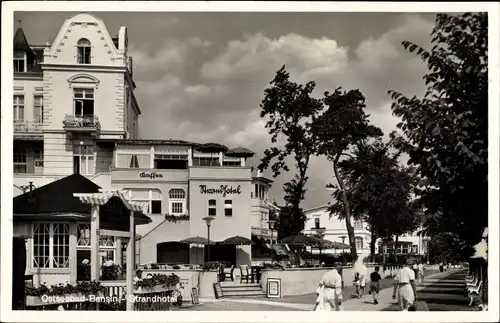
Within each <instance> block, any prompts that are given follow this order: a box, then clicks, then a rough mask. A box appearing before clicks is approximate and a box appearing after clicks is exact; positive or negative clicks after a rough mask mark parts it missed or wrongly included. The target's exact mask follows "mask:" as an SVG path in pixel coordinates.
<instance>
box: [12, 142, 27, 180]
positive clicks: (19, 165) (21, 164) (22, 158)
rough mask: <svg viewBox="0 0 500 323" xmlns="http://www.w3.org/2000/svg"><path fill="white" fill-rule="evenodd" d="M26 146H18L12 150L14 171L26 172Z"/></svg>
mask: <svg viewBox="0 0 500 323" xmlns="http://www.w3.org/2000/svg"><path fill="white" fill-rule="evenodd" d="M26 155H27V153H26V148H18V149H16V150H14V173H18V174H19V173H26V172H27V165H28V163H27V161H26Z"/></svg>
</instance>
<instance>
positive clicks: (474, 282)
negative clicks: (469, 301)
mask: <svg viewBox="0 0 500 323" xmlns="http://www.w3.org/2000/svg"><path fill="white" fill-rule="evenodd" d="M478 282H479V278H478V276H476V278H474V280H473V281H472V282H470V283H467V284H466V288H467V289H469V288H470V287H474V286H476V285H477V284H478Z"/></svg>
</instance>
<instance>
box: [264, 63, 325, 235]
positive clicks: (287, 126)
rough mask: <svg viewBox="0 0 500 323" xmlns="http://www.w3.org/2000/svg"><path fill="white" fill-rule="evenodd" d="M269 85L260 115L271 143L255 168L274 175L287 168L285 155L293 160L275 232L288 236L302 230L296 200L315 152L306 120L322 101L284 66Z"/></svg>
mask: <svg viewBox="0 0 500 323" xmlns="http://www.w3.org/2000/svg"><path fill="white" fill-rule="evenodd" d="M270 84H271V86H270V87H269V88H267V89H266V90H265V97H264V99H263V100H262V103H261V105H260V107H261V109H262V110H261V114H260V116H261V118H267V119H268V121H267V123H266V128H267V129H268V131H269V134H270V135H271V143H272V144H273V145H274V146H272V147H270V148H268V149H266V150H265V151H264V157H263V158H262V159H261V163H260V165H259V169H267V168H269V167H271V169H272V171H273V177H277V176H279V175H280V174H281V172H283V171H285V172H288V171H289V167H288V165H287V158H289V157H291V158H292V159H293V160H294V166H295V169H296V173H295V174H294V176H293V178H292V180H290V181H289V182H287V183H285V184H284V191H285V197H284V199H285V203H286V208H284V209H283V210H282V212H281V214H280V221H279V223H278V232H280V233H279V234H281V235H282V234H284V233H286V234H289V235H292V234H298V233H300V232H301V231H302V230H303V229H304V224H305V220H306V217H305V215H304V212H303V210H302V208H301V207H300V202H301V201H302V200H303V199H304V196H305V192H306V188H305V186H306V182H307V175H306V174H307V169H308V167H309V161H310V159H311V157H312V156H314V155H315V154H316V153H317V144H316V142H315V138H314V137H313V136H312V135H311V131H310V127H311V124H310V121H311V119H312V117H313V116H314V115H316V114H317V113H318V112H319V111H320V110H321V108H322V106H323V104H322V101H321V100H320V99H316V98H314V97H313V96H312V92H313V91H314V88H315V86H316V84H315V83H314V82H308V83H306V84H305V85H302V84H297V83H295V82H293V81H291V80H290V74H289V73H288V72H287V71H286V69H285V66H283V67H282V68H281V69H279V70H278V71H277V72H276V76H275V77H274V79H273V80H272V81H271V83H270ZM281 217H283V219H282V220H281ZM283 226H284V227H283Z"/></svg>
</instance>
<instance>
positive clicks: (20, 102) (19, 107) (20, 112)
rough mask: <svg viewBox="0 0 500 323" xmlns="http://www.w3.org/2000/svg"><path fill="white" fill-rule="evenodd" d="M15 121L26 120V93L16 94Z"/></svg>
mask: <svg viewBox="0 0 500 323" xmlns="http://www.w3.org/2000/svg"><path fill="white" fill-rule="evenodd" d="M12 117H13V119H14V121H24V95H14V115H13V116H12Z"/></svg>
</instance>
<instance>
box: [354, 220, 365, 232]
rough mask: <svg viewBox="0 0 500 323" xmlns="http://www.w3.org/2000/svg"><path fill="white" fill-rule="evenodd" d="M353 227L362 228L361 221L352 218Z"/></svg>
mask: <svg viewBox="0 0 500 323" xmlns="http://www.w3.org/2000/svg"><path fill="white" fill-rule="evenodd" d="M354 229H355V230H363V221H359V220H354Z"/></svg>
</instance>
